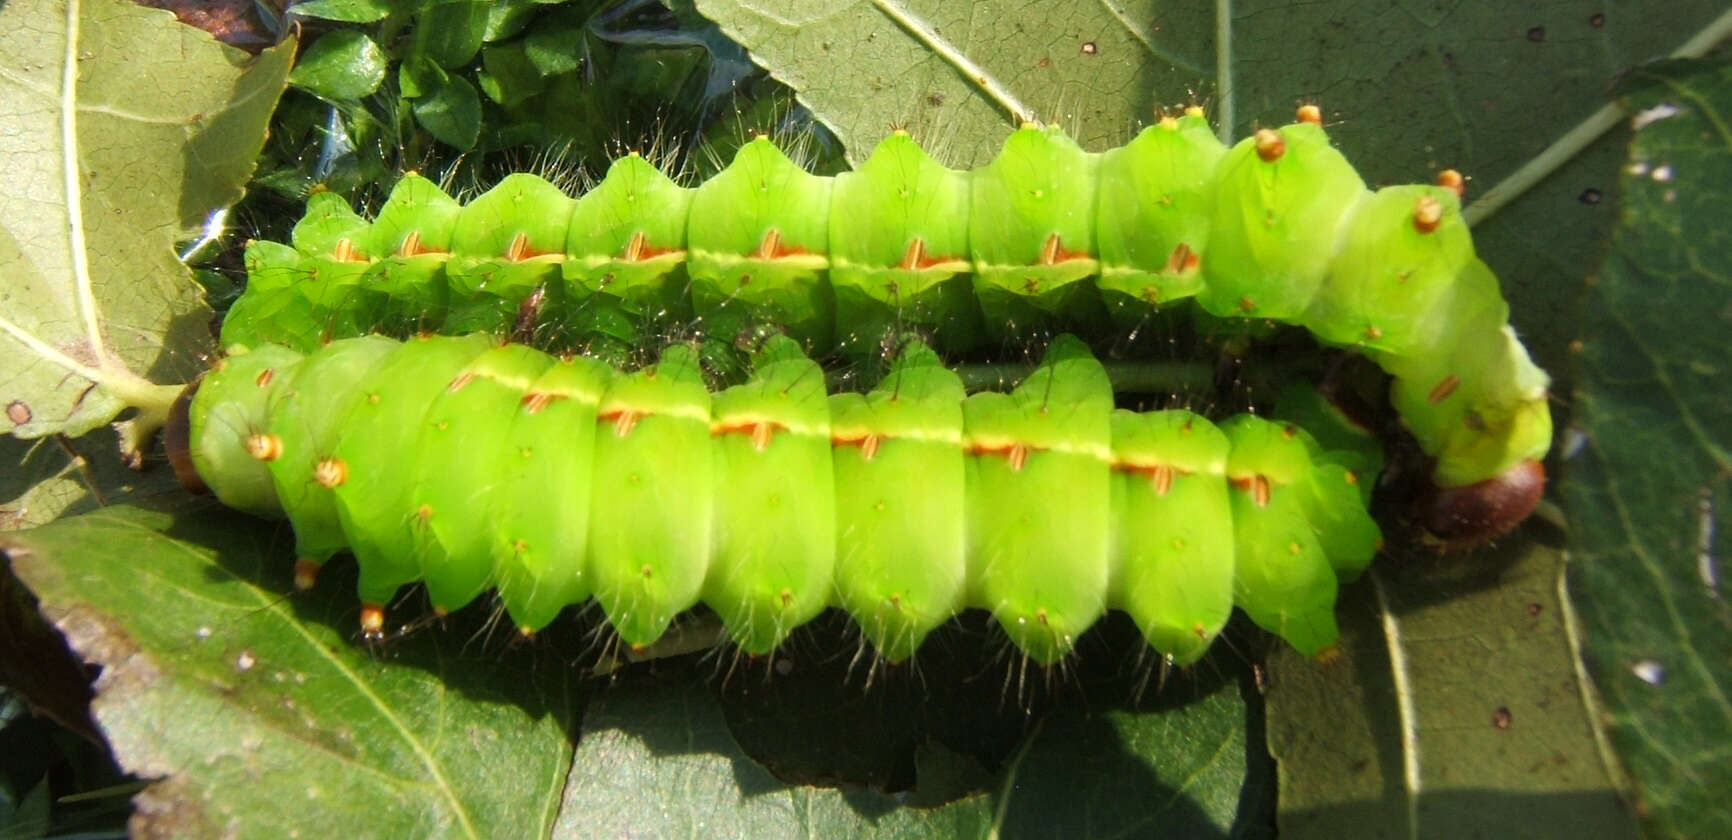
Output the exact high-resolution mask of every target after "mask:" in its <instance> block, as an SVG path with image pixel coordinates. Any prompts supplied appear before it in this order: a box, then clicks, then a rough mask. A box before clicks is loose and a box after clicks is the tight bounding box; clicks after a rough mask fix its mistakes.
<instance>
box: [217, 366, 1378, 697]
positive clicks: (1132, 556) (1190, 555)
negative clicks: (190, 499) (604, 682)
mask: <svg viewBox="0 0 1732 840" xmlns="http://www.w3.org/2000/svg"><path fill="white" fill-rule="evenodd" d="M327 377H328V378H327ZM327 382H328V383H331V384H332V388H331V389H330V392H329V393H326V392H324V391H321V390H320V388H321V387H322V385H321V383H327ZM333 407H334V408H333ZM313 411H319V412H328V413H327V414H325V415H323V416H321V417H319V418H314V417H311V416H308V412H313ZM189 419H190V424H191V425H190V429H189V440H190V441H191V442H192V446H193V450H194V452H195V454H198V457H197V460H196V464H197V467H198V470H199V473H200V475H201V476H202V477H203V478H204V480H205V481H206V483H207V484H209V486H211V487H212V488H216V489H217V492H218V493H219V494H220V495H221V496H222V498H224V500H225V501H227V500H230V499H233V500H237V501H243V502H246V503H247V504H248V505H249V508H248V509H250V510H254V511H256V512H261V513H270V512H273V511H274V512H276V513H278V514H280V515H286V516H287V517H288V519H289V521H290V522H291V523H292V524H293V526H294V528H295V531H296V536H297V541H298V543H299V547H300V550H301V557H302V559H303V561H305V562H310V563H314V564H316V563H318V562H323V561H324V560H325V559H326V558H327V557H329V556H330V554H331V553H332V552H333V551H334V550H335V547H334V543H335V542H337V541H339V540H340V541H342V542H343V543H346V545H347V547H348V548H349V549H350V550H351V551H352V552H353V553H354V555H355V556H356V559H357V560H358V562H359V563H360V566H361V574H360V582H359V588H360V596H361V599H362V601H363V604H364V609H363V612H362V621H363V627H364V629H365V630H366V631H368V632H369V633H376V632H379V631H380V629H381V628H382V626H383V621H384V616H383V612H382V608H383V605H384V604H386V603H388V602H389V600H390V599H391V598H392V597H393V596H394V595H395V594H396V592H397V590H398V589H399V588H400V587H401V586H402V585H403V584H406V583H410V582H413V581H418V580H419V581H424V582H425V584H426V587H427V592H428V596H429V598H430V599H431V601H432V603H433V605H434V607H435V609H436V610H438V611H446V610H453V609H457V608H459V607H462V606H463V605H464V604H466V603H468V602H469V601H471V600H473V599H474V598H475V597H476V596H477V595H480V594H482V593H483V592H484V591H486V590H487V589H488V588H494V589H497V590H498V593H499V598H500V601H501V603H502V604H503V606H504V609H505V611H506V612H507V613H508V614H509V615H510V617H511V620H512V621H513V622H514V623H515V624H517V625H518V626H519V627H520V628H521V629H523V630H524V631H525V632H530V631H534V630H536V629H538V628H540V627H542V626H545V625H546V624H547V623H548V622H550V621H552V620H553V618H554V617H555V615H556V614H557V613H558V612H559V611H560V610H561V609H562V608H563V607H565V606H567V605H572V604H579V603H583V602H585V601H588V600H589V599H591V598H593V599H595V600H596V601H597V602H598V604H599V606H600V607H601V609H602V611H603V612H604V613H605V614H606V615H607V617H608V620H609V622H610V623H611V624H612V625H613V627H614V628H615V630H616V631H617V632H618V633H619V634H620V636H621V638H622V640H623V641H625V642H626V643H628V644H631V645H634V646H647V645H649V644H651V643H653V642H654V641H656V640H657V639H658V638H659V637H660V636H661V635H662V634H663V633H664V632H665V631H666V630H667V627H668V624H669V622H670V621H671V620H672V619H673V618H674V616H675V615H677V614H678V613H680V612H681V611H683V610H686V609H688V608H691V607H692V606H694V605H696V604H697V603H699V602H700V601H701V602H702V603H704V604H707V605H708V606H709V607H710V608H711V609H713V610H714V611H715V612H716V613H717V614H718V615H719V616H720V617H721V618H722V620H723V622H724V624H725V625H726V626H727V628H728V631H729V633H730V635H731V636H732V638H733V640H734V642H735V643H736V644H737V645H738V646H739V647H740V648H741V649H742V650H744V651H747V652H751V653H763V652H767V651H769V650H771V649H773V648H774V647H776V646H777V645H778V644H780V643H781V642H782V641H783V640H785V639H786V638H787V637H788V635H789V633H790V632H792V631H793V630H794V629H795V628H796V627H798V626H800V625H801V624H803V623H805V622H807V621H809V620H810V619H812V618H813V617H815V616H816V615H817V614H818V613H819V612H821V611H822V610H824V609H825V608H826V607H830V606H837V607H841V608H842V609H844V610H846V611H847V612H849V613H850V614H851V615H852V616H853V617H854V618H855V620H856V621H857V622H858V624H859V626H860V628H861V632H862V635H863V636H864V637H865V638H866V639H868V640H869V641H870V642H871V643H872V645H873V647H874V648H875V649H876V650H877V651H878V652H879V654H880V655H882V656H883V657H885V658H886V659H888V660H891V661H900V660H903V659H906V658H908V657H909V656H911V655H913V654H914V652H915V651H916V650H918V648H919V647H920V645H921V643H922V641H923V640H924V638H925V637H926V636H927V634H928V633H930V632H931V631H932V630H933V629H934V628H936V627H937V626H938V625H940V624H942V623H943V622H945V621H947V620H948V619H949V618H950V617H951V616H953V615H955V614H956V613H957V612H958V611H960V610H962V609H965V608H971V607H977V608H982V609H986V610H988V611H990V612H991V613H992V614H993V616H994V617H995V618H996V620H997V621H998V623H999V624H1000V625H1001V626H1003V628H1004V629H1005V631H1006V633H1007V634H1008V635H1009V637H1010V639H1011V640H1012V641H1013V642H1014V643H1015V644H1016V645H1017V646H1018V647H1019V648H1020V649H1021V650H1022V651H1023V652H1024V653H1026V654H1027V655H1028V656H1029V657H1030V658H1032V659H1034V660H1036V661H1039V662H1042V663H1052V662H1056V661H1058V660H1060V659H1062V658H1063V657H1064V656H1066V655H1067V654H1068V653H1069V652H1070V651H1071V649H1072V648H1073V647H1074V645H1075V643H1076V639H1077V637H1078V636H1079V635H1081V634H1082V633H1083V632H1084V631H1085V630H1086V629H1087V628H1088V627H1089V626H1090V625H1092V624H1093V623H1094V622H1095V621H1096V620H1097V619H1098V618H1100V616H1101V615H1102V614H1103V613H1104V612H1105V611H1106V610H1109V609H1118V610H1123V611H1125V612H1127V613H1129V614H1130V616H1131V617H1132V618H1133V619H1134V620H1135V621H1136V622H1137V624H1138V626H1139V627H1141V628H1142V630H1143V633H1144V635H1145V637H1146V638H1147V639H1148V640H1149V642H1150V643H1151V644H1152V645H1153V646H1154V647H1155V648H1156V649H1157V650H1159V651H1161V652H1162V653H1163V654H1165V655H1167V656H1170V657H1172V659H1173V660H1174V661H1175V662H1179V663H1189V662H1193V661H1195V660H1196V659H1197V658H1199V657H1200V656H1202V654H1203V653H1204V652H1205V651H1206V650H1207V648H1208V646H1209V643H1210V642H1211V641H1212V640H1213V638H1214V636H1215V635H1216V634H1217V633H1218V632H1219V631H1220V629H1221V627H1222V626H1223V625H1224V624H1225V622H1226V620H1227V618H1228V614H1229V613H1230V611H1231V609H1232V607H1233V605H1234V604H1238V605H1240V606H1242V607H1244V608H1245V609H1246V611H1247V612H1248V613H1249V614H1250V615H1251V617H1252V618H1253V619H1254V620H1255V621H1257V623H1259V624H1260V625H1262V626H1264V627H1266V628H1268V629H1269V630H1271V631H1272V632H1274V633H1277V634H1279V635H1282V636H1283V637H1285V638H1288V639H1289V640H1291V641H1292V642H1293V643H1294V645H1295V646H1296V647H1298V648H1299V649H1300V650H1301V651H1304V652H1306V653H1318V652H1321V651H1324V650H1326V649H1327V648H1328V647H1329V646H1330V645H1332V644H1333V643H1334V640H1335V633H1334V625H1333V619H1332V608H1333V603H1334V592H1335V587H1336V583H1337V580H1338V578H1345V577H1351V576H1352V575H1353V574H1356V573H1357V571H1358V570H1359V569H1362V568H1363V567H1364V565H1365V563H1366V562H1368V561H1369V559H1370V557H1371V555H1372V554H1373V553H1374V552H1375V551H1376V548H1377V541H1376V539H1375V536H1376V533H1377V531H1376V527H1377V526H1376V525H1375V523H1373V522H1372V520H1371V519H1370V517H1369V515H1368V514H1367V513H1366V510H1365V505H1364V497H1363V495H1362V494H1361V493H1360V492H1359V491H1358V489H1357V486H1356V485H1353V484H1352V483H1351V482H1348V481H1346V480H1345V479H1343V475H1344V474H1346V468H1345V467H1344V466H1342V464H1341V461H1342V460H1351V459H1352V456H1349V457H1347V458H1346V459H1341V458H1338V457H1337V456H1336V455H1335V454H1332V453H1330V452H1328V451H1325V450H1323V449H1322V448H1321V447H1320V446H1319V445H1318V444H1317V443H1316V441H1315V440H1313V439H1312V438H1311V437H1310V436H1309V435H1307V434H1305V433H1303V432H1302V431H1300V430H1298V429H1297V428H1296V427H1293V426H1291V425H1289V424H1285V423H1277V422H1273V421H1270V420H1265V419H1261V418H1256V417H1250V416H1246V417H1241V418H1236V419H1234V420H1232V421H1230V422H1228V423H1226V424H1224V425H1222V426H1219V427H1217V426H1216V425H1214V424H1212V423H1210V422H1209V421H1208V420H1206V419H1204V418H1202V417H1201V416H1199V415H1195V414H1192V413H1190V412H1185V411H1156V412H1140V413H1139V412H1132V411H1127V410H1124V409H1115V408H1114V407H1113V393H1112V388H1111V386H1110V384H1109V382H1108V380H1107V378H1106V374H1105V370H1104V369H1103V368H1102V366H1101V365H1100V363H1099V362H1098V361H1096V360H1095V359H1094V358H1093V357H1092V356H1091V355H1090V354H1089V352H1088V350H1087V349H1086V348H1085V346H1084V345H1083V344H1082V342H1081V341H1079V340H1077V339H1074V338H1071V337H1068V336H1066V337H1061V338H1060V339H1058V340H1057V341H1055V342H1054V343H1053V345H1052V347H1051V348H1050V349H1049V352H1048V354H1047V357H1046V360H1045V361H1044V362H1043V363H1042V365H1041V366H1040V367H1038V368H1037V369H1036V370H1035V372H1034V373H1033V374H1032V375H1030V376H1029V378H1028V379H1026V380H1025V381H1024V382H1022V383H1021V384H1020V385H1018V386H1017V388H1016V389H1015V390H1013V391H1011V392H1010V393H993V392H985V393H976V394H972V395H964V393H963V388H962V383H961V380H960V379H959V378H958V376H957V374H956V373H955V372H953V371H951V370H949V369H947V368H945V367H944V366H942V365H941V364H939V362H938V358H937V356H936V354H934V353H933V352H932V351H931V350H930V349H928V348H926V347H925V346H923V345H919V344H913V345H910V346H909V347H908V349H907V350H906V351H905V352H903V353H902V354H901V355H900V356H899V357H898V359H897V360H896V361H895V363H894V364H893V365H892V367H891V369H890V371H889V373H888V375H887V376H886V377H885V378H884V379H883V380H882V381H881V382H880V383H879V384H878V385H877V386H876V387H875V388H874V389H873V390H872V391H870V392H868V393H864V394H861V393H839V394H828V395H827V394H826V393H825V380H824V377H823V373H822V371H821V370H820V369H819V368H818V366H817V364H816V363H815V362H813V361H811V360H810V359H808V358H807V357H806V356H805V355H804V353H803V352H802V350H801V348H800V347H799V344H798V342H797V341H795V340H794V339H792V338H789V337H786V336H776V337H773V338H772V339H770V340H769V341H768V342H766V343H765V344H764V346H763V348H762V349H761V350H760V351H759V352H758V353H757V354H756V356H755V357H754V372H753V374H752V376H751V378H750V379H748V380H747V381H745V382H743V383H741V384H738V385H734V386H732V387H729V388H726V389H724V390H721V391H717V392H714V393H711V392H710V391H709V390H708V389H707V387H706V384H705V382H704V379H703V376H702V372H701V370H700V368H699V367H698V364H697V359H696V354H695V352H693V350H692V349H691V348H690V347H688V346H684V345H677V346H674V347H671V348H669V349H668V351H667V352H666V353H664V355H663V357H662V359H661V361H660V362H659V363H658V364H656V365H654V366H652V367H646V368H644V369H641V370H638V371H634V372H630V373H626V372H620V371H616V370H613V369H610V368H608V367H607V366H605V365H602V364H601V363H599V362H596V361H594V360H589V359H582V358H572V359H560V358H555V357H552V356H549V355H546V354H544V353H541V352H540V351H536V350H532V349H529V348H527V347H525V346H522V345H514V344H504V345H499V344H495V343H493V342H492V341H491V340H489V339H487V338H485V337H481V336H474V335H472V336H466V337H426V338H420V339H416V340H411V341H408V342H405V343H401V344H399V343H397V342H395V341H392V340H389V339H382V338H377V337H361V338H353V339H342V340H338V341H335V342H332V343H331V344H330V345H328V346H327V347H325V348H323V349H321V350H318V351H316V352H314V353H312V354H310V355H307V356H302V355H300V354H298V353H296V352H294V351H290V350H287V349H284V348H280V347H275V346H271V345H266V346H263V347H260V348H257V349H254V350H250V351H245V352H237V353H236V354H235V355H234V356H232V357H231V358H230V359H228V360H226V361H225V362H224V364H223V366H222V368H221V370H219V371H217V372H216V373H213V375H211V376H210V377H208V378H207V379H206V380H205V382H204V383H203V384H202V385H201V386H200V387H199V389H198V391H197V393H196V394H195V396H194V398H193V400H192V406H191V409H190V411H189ZM315 420H317V422H314V421H315ZM289 429H293V430H295V433H294V434H284V433H281V432H280V431H278V432H270V433H266V434H267V435H268V436H271V437H273V439H274V441H275V442H274V443H273V444H272V445H271V446H270V447H261V446H259V445H256V444H255V443H251V442H250V441H251V440H252V438H255V437H258V436H259V435H258V434H254V433H252V432H251V431H248V430H289ZM1360 444H1361V447H1360V448H1365V447H1367V446H1369V447H1371V448H1375V441H1374V440H1373V439H1371V438H1368V437H1367V438H1363V439H1361V441H1360ZM1359 457H1362V458H1363V457H1375V455H1371V456H1359ZM307 476H311V477H312V478H311V480H310V481H309V480H307V478H306V477H307ZM1320 481H1321V482H1324V484H1319V483H1318V482H1320ZM296 482H298V484H297V485H296V486H298V487H299V488H300V489H301V491H302V492H299V493H292V494H291V493H279V492H277V488H282V487H288V486H290V485H291V484H296ZM273 504H275V505H277V506H278V507H275V508H273V507H272V505H273ZM333 523H334V525H333ZM1332 530H1340V531H1342V532H1343V533H1351V534H1353V535H1358V536H1360V537H1363V536H1365V535H1369V536H1370V537H1371V538H1370V539H1362V538H1361V539H1343V538H1340V537H1338V536H1336V535H1334V534H1331V533H1325V531H1332ZM309 572H310V570H309ZM297 580H298V582H301V583H303V584H310V580H303V579H302V578H301V576H300V575H298V576H297Z"/></svg>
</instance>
